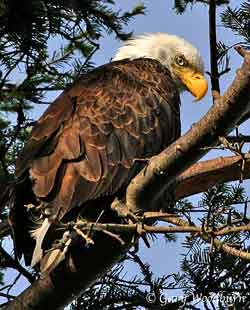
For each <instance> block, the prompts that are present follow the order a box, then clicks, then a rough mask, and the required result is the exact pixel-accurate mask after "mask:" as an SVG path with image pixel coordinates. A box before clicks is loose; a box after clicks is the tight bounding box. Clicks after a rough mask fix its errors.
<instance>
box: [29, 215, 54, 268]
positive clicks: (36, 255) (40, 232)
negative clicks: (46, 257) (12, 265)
mask: <svg viewBox="0 0 250 310" xmlns="http://www.w3.org/2000/svg"><path fill="white" fill-rule="evenodd" d="M50 225H51V222H49V220H48V218H46V219H45V220H44V221H43V223H42V225H41V226H40V227H39V228H37V229H35V230H32V231H31V237H32V238H33V239H35V240H36V246H35V249H34V252H33V256H32V261H31V267H34V266H35V265H36V264H37V263H38V262H39V261H40V260H41V259H42V256H43V250H42V243H43V239H44V237H45V235H46V233H47V231H48V229H49V227H50Z"/></svg>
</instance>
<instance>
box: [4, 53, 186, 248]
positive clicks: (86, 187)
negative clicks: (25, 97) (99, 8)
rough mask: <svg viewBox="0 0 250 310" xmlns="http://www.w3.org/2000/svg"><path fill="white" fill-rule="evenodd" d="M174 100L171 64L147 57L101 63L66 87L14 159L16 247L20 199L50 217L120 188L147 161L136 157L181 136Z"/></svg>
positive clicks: (20, 232)
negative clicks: (16, 180) (33, 205)
mask: <svg viewBox="0 0 250 310" xmlns="http://www.w3.org/2000/svg"><path fill="white" fill-rule="evenodd" d="M179 106H180V99H179V93H178V90H177V87H176V85H175V83H174V82H173V80H172V78H171V76H170V73H169V71H168V70H167V69H166V67H164V66H163V65H161V64H160V63H159V62H158V61H156V60H152V59H146V58H141V59H136V60H133V61H131V60H123V61H117V62H112V63H109V64H106V65H104V66H102V67H99V68H97V69H95V70H93V71H92V72H90V73H88V74H86V75H84V76H83V77H82V78H81V79H80V80H79V81H77V82H76V83H74V84H73V86H71V87H70V88H69V89H67V90H65V91H64V92H63V93H62V94H61V95H60V96H59V97H58V98H57V99H56V100H55V102H54V103H53V104H51V105H50V106H49V108H48V109H47V111H46V112H45V113H44V114H43V116H42V117H41V118H40V119H39V121H38V122H37V124H36V125H35V127H34V129H33V131H32V133H31V136H30V138H29V140H28V142H27V144H26V146H25V147H24V150H23V152H22V154H21V156H20V157H19V159H18V161H17V166H16V173H17V177H18V179H19V180H20V182H19V185H17V194H16V197H15V201H14V203H13V207H12V211H11V216H10V218H11V222H12V225H13V228H14V232H16V242H17V248H19V249H21V252H25V251H28V250H27V249H26V245H25V240H27V238H29V230H30V229H31V227H30V225H28V223H31V219H30V216H29V213H30V212H31V211H29V210H28V209H27V208H26V207H24V204H28V203H33V204H35V205H41V206H42V208H41V209H40V210H41V211H42V210H43V209H44V210H43V211H45V214H47V216H48V218H50V219H51V220H53V221H54V220H57V219H58V220H61V219H63V217H64V216H65V215H66V214H68V212H69V211H70V210H72V209H73V208H76V207H80V208H78V209H79V210H81V208H88V207H89V208H94V207H95V201H98V205H99V207H100V204H103V206H104V205H105V200H106V201H109V199H110V197H111V196H112V197H113V196H114V197H115V196H116V195H117V194H118V193H119V195H121V194H123V193H124V192H125V189H126V186H127V185H128V183H129V182H130V180H131V178H133V177H134V176H135V175H136V173H137V172H138V170H139V169H140V168H141V167H142V166H143V165H145V163H146V161H145V162H144V161H142V160H141V159H148V158H150V157H152V156H153V155H156V154H158V153H159V152H160V151H161V150H163V149H164V148H165V147H166V146H168V145H169V144H170V143H172V142H173V141H174V140H176V139H177V138H178V137H179V135H180V115H179ZM18 186H19V190H18ZM23 189H25V190H23ZM31 192H33V194H34V195H33V194H31ZM97 198H99V199H98V200H96V199H97ZM37 212H40V211H37Z"/></svg>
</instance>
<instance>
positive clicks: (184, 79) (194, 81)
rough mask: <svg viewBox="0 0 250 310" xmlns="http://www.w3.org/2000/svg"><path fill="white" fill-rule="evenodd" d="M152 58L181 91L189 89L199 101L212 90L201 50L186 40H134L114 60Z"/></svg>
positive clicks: (158, 35)
mask: <svg viewBox="0 0 250 310" xmlns="http://www.w3.org/2000/svg"><path fill="white" fill-rule="evenodd" d="M142 57H144V58H152V59H156V60H158V61H159V62H160V63H162V64H163V65H164V66H166V67H167V68H168V69H169V71H170V73H171V75H172V78H173V80H174V81H175V82H176V84H177V87H178V89H179V90H180V91H183V90H188V91H190V92H191V93H192V94H193V95H194V96H195V97H196V101H198V100H200V99H202V98H203V97H204V96H205V94H206V92H207V88H208V84H207V81H206V79H205V77H204V63H203V60H202V58H201V56H200V53H199V51H198V50H197V49H196V48H195V47H194V46H193V45H192V44H191V43H189V42H187V41H185V40H184V39H182V38H180V37H177V36H174V35H170V34H166V33H150V34H145V35H141V36H137V37H134V38H132V39H130V40H128V41H126V42H125V43H124V45H123V46H121V47H120V48H119V50H118V51H117V53H116V55H115V57H114V59H113V60H122V59H126V58H128V59H136V58H142Z"/></svg>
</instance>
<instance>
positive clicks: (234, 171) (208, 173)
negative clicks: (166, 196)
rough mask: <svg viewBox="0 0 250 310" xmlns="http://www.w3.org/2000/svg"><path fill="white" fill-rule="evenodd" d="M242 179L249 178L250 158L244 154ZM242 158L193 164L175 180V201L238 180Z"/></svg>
mask: <svg viewBox="0 0 250 310" xmlns="http://www.w3.org/2000/svg"><path fill="white" fill-rule="evenodd" d="M245 156H246V161H245V169H244V171H243V178H244V179H249V178H250V156H249V154H246V155H245ZM241 163H242V157H241V156H240V155H238V156H230V157H219V158H215V159H211V160H207V161H202V162H198V163H196V164H194V165H193V166H191V167H190V168H189V169H187V170H186V171H185V172H184V173H182V174H181V175H180V176H179V177H178V178H177V179H176V187H175V198H176V200H178V199H181V198H184V197H188V196H191V195H194V194H198V193H201V192H204V191H206V190H208V189H209V188H211V187H212V186H214V185H216V184H218V183H226V182H231V181H236V180H239V179H240V177H241V173H242V165H241Z"/></svg>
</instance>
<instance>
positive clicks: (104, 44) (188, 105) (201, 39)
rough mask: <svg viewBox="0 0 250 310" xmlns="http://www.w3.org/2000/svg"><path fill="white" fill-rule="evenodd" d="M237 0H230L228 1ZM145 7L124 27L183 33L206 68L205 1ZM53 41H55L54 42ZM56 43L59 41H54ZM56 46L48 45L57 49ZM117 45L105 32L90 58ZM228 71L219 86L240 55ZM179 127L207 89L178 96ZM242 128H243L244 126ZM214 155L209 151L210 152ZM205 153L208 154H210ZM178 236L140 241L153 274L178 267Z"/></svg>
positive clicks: (225, 35) (191, 117) (207, 102)
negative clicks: (179, 9)
mask: <svg viewBox="0 0 250 310" xmlns="http://www.w3.org/2000/svg"><path fill="white" fill-rule="evenodd" d="M116 3H117V7H118V8H120V9H121V10H128V9H129V8H131V7H133V6H134V5H135V4H136V3H138V2H137V1H132V0H127V1H124V0H123V1H122V0H120V1H116ZM237 3H239V2H238V1H237V0H234V1H231V4H232V5H236V4H237ZM144 4H145V6H146V7H147V10H146V15H145V16H138V17H136V18H135V19H134V20H133V22H131V23H130V24H129V26H128V27H126V30H128V31H131V30H132V31H134V33H135V34H141V33H145V32H168V33H172V34H175V35H179V36H182V37H184V38H185V39H186V40H188V41H190V42H191V43H193V44H194V45H195V46H196V47H197V48H198V49H199V50H200V53H201V55H202V57H203V59H204V62H205V66H206V70H207V71H209V32H208V9H207V7H206V6H205V5H201V4H199V5H195V6H194V7H193V8H191V7H189V8H188V10H187V11H186V13H184V14H183V15H177V14H175V13H174V11H173V10H172V7H173V1H169V0H158V1H152V0H151V1H150V0H147V1H144ZM218 39H219V40H222V41H224V42H225V43H226V44H228V45H230V44H234V43H236V40H237V38H236V37H235V36H234V35H233V34H232V33H231V32H230V31H226V30H225V29H223V28H222V27H218ZM55 43H57V42H55ZM58 46H59V45H58ZM58 46H56V45H55V46H53V47H52V48H54V49H57V48H58ZM119 46H120V42H119V41H117V40H115V38H114V36H107V35H105V36H104V38H103V39H102V40H101V49H100V50H99V51H98V52H97V53H96V55H95V57H94V59H93V60H94V61H95V63H96V65H101V64H104V63H106V62H109V60H110V58H111V57H112V56H113V55H114V54H115V51H116V49H117V48H118V47H119ZM231 54H232V55H231V56H232V58H231V64H232V66H231V67H232V70H231V72H230V73H229V74H228V75H227V76H225V77H224V78H223V80H222V81H221V89H222V92H223V90H224V89H225V88H226V87H227V86H228V84H229V83H230V82H231V81H232V79H233V78H234V75H235V70H236V68H238V67H239V65H240V63H241V58H240V57H239V56H238V55H237V54H236V53H234V52H232V53H231ZM181 97H182V98H181V99H182V108H181V118H182V130H183V132H185V131H187V130H188V129H189V128H190V126H191V125H192V124H193V123H194V122H197V121H198V120H199V119H200V118H201V117H202V116H203V115H204V114H205V113H206V111H207V110H208V109H209V108H210V107H211V105H212V99H211V93H210V91H209V93H208V95H207V96H206V98H204V99H203V100H202V102H201V103H198V104H197V103H194V102H193V97H192V96H191V95H189V94H188V93H184V94H183V95H182V96H181ZM40 113H41V108H39V109H36V110H34V116H35V118H37V117H38V116H39V114H40ZM244 132H247V128H246V126H245V127H244ZM214 155H217V154H216V153H214V152H213V156H214ZM211 156H212V155H209V156H208V157H211ZM180 240H181V238H179V242H177V243H166V242H165V241H164V240H163V239H161V238H159V239H158V240H156V241H155V242H154V243H153V244H152V247H151V248H150V249H145V248H144V246H143V245H142V247H141V250H140V254H141V257H142V258H143V259H144V260H145V261H147V262H149V263H150V264H151V265H152V270H153V271H154V272H155V273H156V274H157V275H163V274H168V273H171V272H174V271H178V270H179V261H180V259H181V253H182V249H181V246H180ZM127 271H128V273H129V274H131V273H133V272H137V270H136V268H135V267H134V265H132V264H130V265H129V266H128V268H127ZM12 276H13V273H12V272H11V273H9V274H8V275H7V276H6V280H7V279H8V278H9V279H10V278H11V277H12ZM24 285H25V282H20V284H19V289H21V288H22V287H23V286H24Z"/></svg>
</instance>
